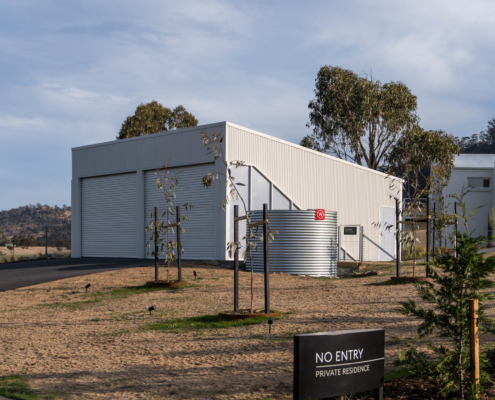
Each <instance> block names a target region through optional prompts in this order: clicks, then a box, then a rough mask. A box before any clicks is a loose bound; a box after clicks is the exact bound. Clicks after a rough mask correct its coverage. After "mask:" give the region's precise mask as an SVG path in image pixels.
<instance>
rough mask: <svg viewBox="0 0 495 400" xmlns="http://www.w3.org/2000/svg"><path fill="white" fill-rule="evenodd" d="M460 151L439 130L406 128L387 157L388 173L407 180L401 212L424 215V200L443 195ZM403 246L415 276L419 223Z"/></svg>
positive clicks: (418, 127)
mask: <svg viewBox="0 0 495 400" xmlns="http://www.w3.org/2000/svg"><path fill="white" fill-rule="evenodd" d="M459 152H460V149H459V146H458V145H457V139H456V138H455V137H454V136H452V135H450V134H448V133H446V132H444V131H440V130H429V131H427V130H424V129H423V128H421V127H420V126H419V125H417V124H416V125H413V126H412V127H411V128H409V129H407V130H406V131H405V132H404V133H403V134H402V135H401V137H400V138H398V139H397V141H396V142H395V143H394V145H393V146H392V148H391V150H390V152H389V153H388V154H387V157H386V163H387V166H388V172H389V173H390V174H393V175H395V176H399V177H401V178H402V179H403V180H404V183H403V188H404V189H403V191H402V193H403V199H404V200H406V201H405V207H403V210H402V213H403V214H404V215H408V216H413V217H414V216H415V215H417V214H420V213H423V212H424V209H423V205H422V202H421V200H422V199H424V198H428V195H429V194H433V195H435V196H436V197H439V196H441V192H442V188H443V187H444V185H445V184H446V183H447V182H448V180H449V179H450V175H451V171H452V168H453V167H454V156H455V155H456V154H459ZM428 223H429V221H428ZM402 240H403V243H404V242H405V243H406V244H409V245H410V246H411V247H412V249H413V253H414V261H413V276H414V275H415V267H416V243H417V238H416V223H414V222H413V223H412V230H411V231H406V233H405V234H404V235H403V237H402Z"/></svg>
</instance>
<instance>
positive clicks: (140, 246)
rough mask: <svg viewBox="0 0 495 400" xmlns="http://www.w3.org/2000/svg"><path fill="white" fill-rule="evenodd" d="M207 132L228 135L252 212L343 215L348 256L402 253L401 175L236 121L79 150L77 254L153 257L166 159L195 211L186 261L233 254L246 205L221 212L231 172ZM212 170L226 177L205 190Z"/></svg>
mask: <svg viewBox="0 0 495 400" xmlns="http://www.w3.org/2000/svg"><path fill="white" fill-rule="evenodd" d="M203 131H205V132H207V133H208V134H210V135H212V134H213V133H214V132H218V133H220V134H222V135H223V136H224V140H223V154H224V156H225V159H226V160H227V161H228V162H229V163H231V162H234V161H236V160H242V161H244V162H245V163H246V166H245V167H240V168H237V169H236V168H235V166H233V173H234V176H235V178H236V182H242V183H244V184H245V185H246V186H241V188H242V189H241V190H242V196H243V198H245V200H246V206H247V208H248V209H249V210H259V209H261V208H262V206H263V204H264V203H267V204H269V206H270V209H301V210H306V209H320V208H321V209H326V210H330V211H337V218H338V224H339V225H340V226H341V244H342V248H343V250H342V252H341V257H344V256H345V257H346V258H351V259H352V258H354V259H357V258H362V259H365V260H385V259H387V260H389V259H392V258H393V257H395V245H394V234H395V200H394V196H397V195H398V196H401V192H402V182H401V181H400V180H399V179H397V178H393V177H389V176H387V175H386V174H383V173H381V172H378V171H374V170H370V169H368V168H366V167H362V166H358V165H356V164H353V163H350V162H347V161H343V160H340V159H337V158H335V157H331V156H328V155H325V154H322V153H319V152H316V151H313V150H310V149H307V148H304V147H301V146H298V145H295V144H293V143H289V142H287V141H284V140H281V139H278V138H275V137H272V136H268V135H265V134H262V133H259V132H256V131H253V130H251V129H247V128H243V127H241V126H238V125H235V124H231V123H229V122H220V123H216V124H209V125H203V126H198V127H194V128H188V129H181V130H175V131H171V132H163V133H157V134H153V135H146V136H142V137H138V138H131V139H125V140H116V141H112V142H106V143H99V144H95V145H90V146H83V147H78V148H74V149H72V257H90V256H91V257H126V258H127V257H130V258H144V257H147V256H148V257H149V255H148V254H147V250H146V243H147V241H148V240H149V233H147V232H146V230H145V227H146V226H147V225H148V224H149V222H150V220H151V217H150V213H152V211H153V209H154V207H160V209H161V210H164V209H165V200H164V195H163V193H162V192H161V191H159V190H158V189H157V186H156V181H157V178H158V175H157V169H160V168H162V167H163V166H164V165H165V164H167V166H168V167H169V168H171V172H172V174H176V173H179V176H180V183H179V185H178V187H177V199H176V201H175V204H176V205H179V204H183V203H189V204H192V205H193V206H194V207H193V209H192V210H190V211H188V212H183V213H184V214H187V215H188V217H189V221H188V222H186V223H185V224H184V228H185V229H186V230H187V233H186V234H185V235H183V240H182V241H183V247H184V249H185V251H186V254H185V255H184V256H183V257H184V258H185V259H217V260H226V259H229V257H228V254H227V251H226V246H227V242H229V241H231V240H232V227H233V226H232V225H233V224H232V219H233V211H232V210H233V204H234V203H235V204H241V203H240V200H238V201H236V202H234V203H232V202H231V203H230V204H229V205H228V207H227V209H226V211H224V210H223V209H222V203H223V201H224V199H225V197H226V196H227V194H228V189H227V188H226V187H225V177H224V175H222V174H225V173H226V169H225V167H224V165H223V164H222V163H221V162H220V160H217V162H216V164H214V163H213V161H212V159H213V154H211V153H210V154H209V153H208V151H207V149H206V147H205V146H204V144H203V143H202V140H201V135H200V133H201V132H203ZM208 172H217V173H219V174H220V180H219V181H217V182H215V183H214V184H213V185H212V186H211V187H209V188H204V187H203V185H202V181H201V177H202V176H204V175H206V174H207V173H208ZM159 173H163V171H162V172H159ZM240 209H241V210H243V208H242V207H240ZM240 213H241V215H242V214H243V211H241V212H240ZM344 226H356V227H357V229H356V231H357V232H358V234H357V235H344V232H343V227H344ZM385 226H392V229H385ZM241 229H243V228H242V227H241ZM351 231H352V230H351ZM360 231H362V232H363V236H362V237H361V236H360V235H359V232H360ZM241 232H243V230H241ZM347 232H349V230H347Z"/></svg>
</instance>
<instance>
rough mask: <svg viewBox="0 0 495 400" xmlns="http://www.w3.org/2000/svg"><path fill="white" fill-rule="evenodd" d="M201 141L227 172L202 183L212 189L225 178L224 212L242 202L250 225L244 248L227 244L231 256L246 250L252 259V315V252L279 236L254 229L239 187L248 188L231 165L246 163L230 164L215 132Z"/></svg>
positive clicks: (213, 173)
mask: <svg viewBox="0 0 495 400" xmlns="http://www.w3.org/2000/svg"><path fill="white" fill-rule="evenodd" d="M201 139H202V141H203V144H204V145H205V146H206V148H207V150H208V151H209V152H210V153H212V154H213V162H216V161H217V160H220V161H221V162H222V165H223V166H224V167H225V171H226V173H225V172H222V171H221V172H218V171H210V172H208V173H207V174H206V175H205V176H203V177H202V183H203V186H204V187H205V188H208V187H210V186H211V185H212V184H213V182H214V181H217V180H219V178H220V177H222V179H223V178H225V186H226V187H227V189H228V190H227V194H226V196H225V198H224V199H223V202H222V208H223V210H224V211H227V205H228V204H229V203H230V201H231V200H232V201H234V200H240V201H241V203H242V208H243V209H244V213H245V215H246V216H247V224H248V229H249V235H246V236H244V237H243V238H242V241H243V242H244V246H243V245H242V243H241V242H240V241H239V242H228V243H227V250H228V252H229V256H230V257H232V253H234V252H235V251H237V250H238V249H244V250H243V253H242V257H243V259H244V261H246V259H247V255H248V254H249V259H250V264H251V308H250V310H251V313H253V312H254V266H253V257H252V250H256V248H257V241H258V240H259V241H260V242H263V241H264V240H267V241H268V243H272V242H273V240H275V235H277V234H278V231H277V230H276V229H271V228H270V227H269V226H268V230H267V238H264V237H263V234H258V227H256V229H253V228H252V227H251V226H250V224H251V218H250V216H249V210H248V208H247V205H246V201H245V200H244V198H243V197H242V195H241V193H240V191H239V187H240V186H246V185H245V184H244V183H242V182H236V181H235V177H234V176H233V174H232V169H231V165H234V166H235V168H239V167H243V166H244V165H245V163H244V162H243V161H239V160H236V161H232V164H229V162H227V160H226V159H225V157H224V154H223V147H222V143H223V136H222V135H221V134H220V133H218V132H214V133H213V134H212V135H211V136H210V135H208V133H207V132H205V131H203V132H201Z"/></svg>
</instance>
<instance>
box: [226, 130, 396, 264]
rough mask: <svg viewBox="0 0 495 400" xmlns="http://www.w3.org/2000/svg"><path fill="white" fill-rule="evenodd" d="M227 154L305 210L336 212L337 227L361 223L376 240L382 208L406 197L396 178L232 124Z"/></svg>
mask: <svg viewBox="0 0 495 400" xmlns="http://www.w3.org/2000/svg"><path fill="white" fill-rule="evenodd" d="M227 155H228V160H229V161H235V160H241V161H244V162H246V163H247V164H249V165H254V166H256V168H258V169H259V170H260V172H261V173H263V174H264V175H265V176H266V177H267V178H268V179H269V180H270V181H271V182H272V183H273V184H275V185H276V186H277V187H278V188H280V190H281V191H282V192H283V193H284V194H286V195H287V196H288V197H289V199H290V200H292V201H293V202H294V203H295V204H297V206H299V207H300V208H301V209H302V210H305V209H316V208H324V209H326V210H329V211H337V213H338V217H337V218H338V224H339V225H362V226H363V228H364V232H365V234H367V235H368V236H370V237H371V236H372V237H373V238H374V240H379V238H380V236H379V235H380V229H379V226H378V225H375V224H377V223H379V222H380V220H381V213H380V210H381V207H394V208H395V199H394V196H399V198H400V199H402V189H401V188H402V183H401V181H400V180H399V179H397V178H395V179H393V178H391V177H389V176H387V175H386V174H383V173H381V172H377V171H373V170H370V169H368V168H366V167H361V166H358V165H356V164H353V163H350V162H346V161H342V160H339V159H337V158H335V157H330V156H327V155H325V154H322V153H319V152H316V151H313V150H309V149H306V148H304V147H301V146H298V145H295V144H293V143H290V142H286V141H284V140H281V139H277V138H275V137H272V136H268V135H265V134H262V133H259V132H256V131H252V130H250V129H247V128H243V127H240V126H238V125H234V124H231V123H227ZM231 220H232V216H231V215H230V213H229V216H228V218H227V223H228V224H230V223H231ZM378 243H379V242H378ZM370 249H371V247H370ZM370 251H371V250H370ZM365 256H367V255H365Z"/></svg>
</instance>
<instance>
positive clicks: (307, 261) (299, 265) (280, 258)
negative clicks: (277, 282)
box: [246, 210, 338, 276]
mask: <svg viewBox="0 0 495 400" xmlns="http://www.w3.org/2000/svg"><path fill="white" fill-rule="evenodd" d="M262 219H263V211H262V210H260V211H253V212H252V213H251V222H252V223H254V222H259V221H262ZM268 221H269V227H270V228H271V229H272V230H273V229H276V230H277V231H278V235H276V236H275V240H274V241H273V242H272V243H270V244H269V245H268V261H269V269H270V273H272V272H277V273H279V272H285V273H287V274H297V275H311V276H337V251H338V250H337V248H338V244H337V240H338V239H337V212H334V211H325V219H324V220H316V210H269V211H268ZM253 229H254V232H255V233H256V235H257V236H258V235H260V234H262V233H263V226H259V227H258V228H253ZM256 229H258V231H256ZM248 234H249V233H248ZM252 257H253V269H254V272H263V271H264V267H263V243H262V242H261V241H260V240H259V239H258V240H257V250H253V251H252ZM246 268H247V269H248V270H249V269H250V268H251V263H250V258H249V254H248V258H247V263H246Z"/></svg>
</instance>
